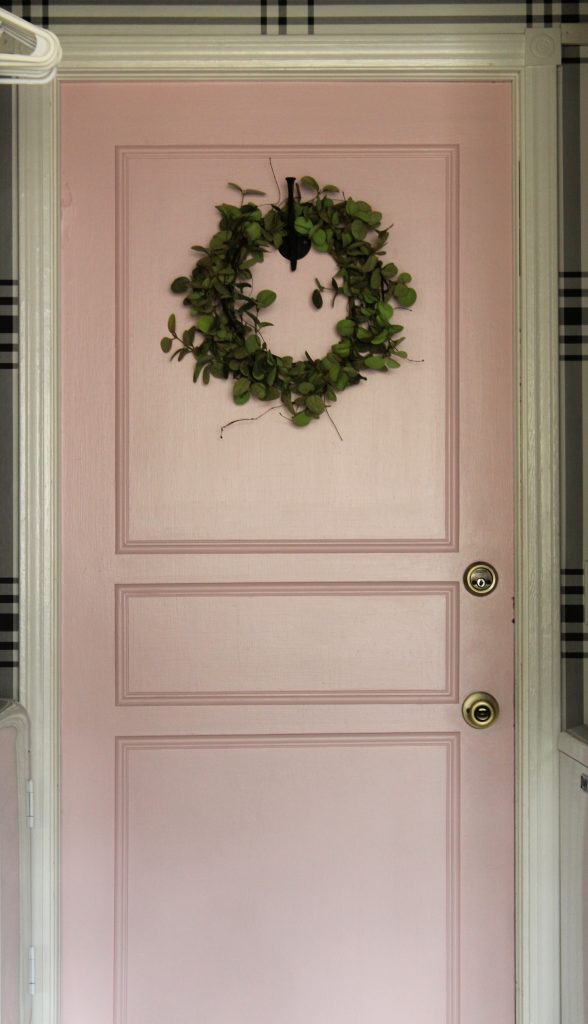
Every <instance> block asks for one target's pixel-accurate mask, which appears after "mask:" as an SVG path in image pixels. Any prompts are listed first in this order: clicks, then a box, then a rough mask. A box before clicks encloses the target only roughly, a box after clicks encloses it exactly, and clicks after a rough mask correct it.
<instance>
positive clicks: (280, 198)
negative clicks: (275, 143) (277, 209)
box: [269, 156, 282, 206]
mask: <svg viewBox="0 0 588 1024" xmlns="http://www.w3.org/2000/svg"><path fill="white" fill-rule="evenodd" d="M269 165H270V168H271V172H272V174H273V176H274V181H275V183H276V188H277V190H278V206H279V205H280V203H281V202H282V193H281V191H280V186H279V184H278V179H277V178H276V172H275V171H274V165H273V163H272V158H271V156H270V157H269Z"/></svg>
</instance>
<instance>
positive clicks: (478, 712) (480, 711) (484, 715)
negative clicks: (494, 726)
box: [474, 705, 490, 722]
mask: <svg viewBox="0 0 588 1024" xmlns="http://www.w3.org/2000/svg"><path fill="white" fill-rule="evenodd" d="M474 718H475V719H476V722H487V721H488V719H489V718H490V708H487V707H485V706H484V705H482V706H481V707H479V708H476V709H475V710H474Z"/></svg>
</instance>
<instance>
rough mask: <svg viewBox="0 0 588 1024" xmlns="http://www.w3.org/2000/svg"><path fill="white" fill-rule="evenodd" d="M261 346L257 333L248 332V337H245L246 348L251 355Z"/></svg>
mask: <svg viewBox="0 0 588 1024" xmlns="http://www.w3.org/2000/svg"><path fill="white" fill-rule="evenodd" d="M259 347H260V343H259V338H258V337H257V335H256V334H248V335H247V337H246V338H245V348H246V350H247V352H248V353H249V355H252V353H253V352H256V351H257V349H258V348H259Z"/></svg>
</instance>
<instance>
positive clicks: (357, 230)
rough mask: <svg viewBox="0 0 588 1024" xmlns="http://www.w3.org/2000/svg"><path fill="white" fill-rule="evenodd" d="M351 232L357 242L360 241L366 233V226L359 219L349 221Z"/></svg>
mask: <svg viewBox="0 0 588 1024" xmlns="http://www.w3.org/2000/svg"><path fill="white" fill-rule="evenodd" d="M350 230H351V234H352V235H353V237H354V238H355V239H357V241H358V242H362V241H363V239H364V238H365V236H366V235H367V227H366V225H365V224H364V223H363V221H361V220H352V221H351V229H350Z"/></svg>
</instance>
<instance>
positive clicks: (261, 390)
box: [250, 380, 266, 400]
mask: <svg viewBox="0 0 588 1024" xmlns="http://www.w3.org/2000/svg"><path fill="white" fill-rule="evenodd" d="M250 391H251V394H252V395H255V397H256V398H260V399H262V400H263V399H264V398H265V395H266V390H265V384H262V383H261V381H259V380H256V381H254V382H253V384H252V385H251V388H250Z"/></svg>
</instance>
